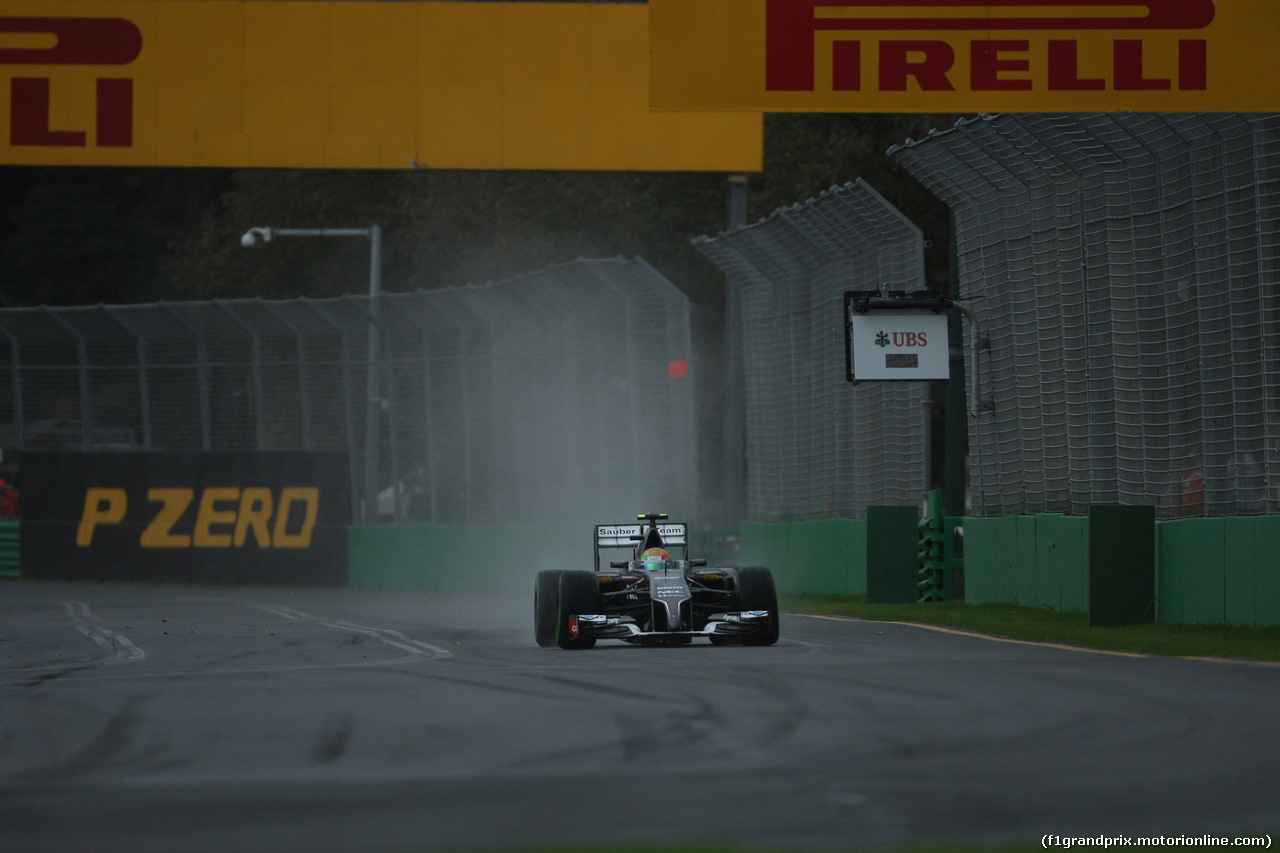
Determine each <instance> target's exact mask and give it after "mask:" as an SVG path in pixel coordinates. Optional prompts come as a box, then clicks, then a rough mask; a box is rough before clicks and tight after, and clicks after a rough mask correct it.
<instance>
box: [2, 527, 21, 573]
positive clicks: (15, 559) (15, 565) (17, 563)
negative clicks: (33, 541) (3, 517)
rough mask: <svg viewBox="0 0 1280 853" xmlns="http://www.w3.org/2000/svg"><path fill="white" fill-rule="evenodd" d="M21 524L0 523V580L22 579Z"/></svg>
mask: <svg viewBox="0 0 1280 853" xmlns="http://www.w3.org/2000/svg"><path fill="white" fill-rule="evenodd" d="M20 531H21V522H18V521H0V578H20V577H22V552H21V541H22V540H21V536H20Z"/></svg>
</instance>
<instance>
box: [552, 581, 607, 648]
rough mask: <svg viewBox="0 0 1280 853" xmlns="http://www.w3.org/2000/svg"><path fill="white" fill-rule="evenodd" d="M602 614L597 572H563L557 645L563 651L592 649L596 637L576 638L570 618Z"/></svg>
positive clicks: (557, 625) (557, 622) (558, 613)
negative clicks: (571, 630)
mask: <svg viewBox="0 0 1280 853" xmlns="http://www.w3.org/2000/svg"><path fill="white" fill-rule="evenodd" d="M599 612H600V582H599V581H598V580H596V575H595V572H562V573H561V575H560V595H559V607H558V610H557V613H556V645H558V646H560V648H562V649H590V648H594V647H595V644H596V638H595V637H581V636H579V637H575V636H573V634H572V633H570V626H569V617H570V616H581V615H583V614H594V613H599Z"/></svg>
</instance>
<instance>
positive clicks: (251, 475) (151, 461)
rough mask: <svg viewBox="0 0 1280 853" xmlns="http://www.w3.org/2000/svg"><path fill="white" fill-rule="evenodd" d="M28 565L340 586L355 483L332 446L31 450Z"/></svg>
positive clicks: (25, 464) (77, 572)
mask: <svg viewBox="0 0 1280 853" xmlns="http://www.w3.org/2000/svg"><path fill="white" fill-rule="evenodd" d="M18 464H19V475H20V477H21V481H20V482H21V486H22V516H23V517H22V538H21V543H22V545H21V547H22V572H23V575H24V576H26V577H33V578H57V579H64V580H90V579H92V580H132V581H153V582H154V581H166V582H183V583H242V584H265V585H273V584H291V585H343V584H345V583H346V579H347V529H348V526H349V525H350V523H351V488H350V483H349V477H348V473H347V472H348V466H347V459H346V457H345V456H344V455H341V454H325V453H319V454H317V453H294V452H279V453H222V452H217V453H137V452H128V453H23V454H20V457H19V463H18Z"/></svg>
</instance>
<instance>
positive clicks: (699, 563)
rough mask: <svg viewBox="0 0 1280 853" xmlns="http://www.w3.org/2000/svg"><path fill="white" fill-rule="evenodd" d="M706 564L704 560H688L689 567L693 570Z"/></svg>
mask: <svg viewBox="0 0 1280 853" xmlns="http://www.w3.org/2000/svg"><path fill="white" fill-rule="evenodd" d="M706 564H707V561H706V560H690V561H689V567H690V568H694V569H696V568H697V567H698V566H705V565H706Z"/></svg>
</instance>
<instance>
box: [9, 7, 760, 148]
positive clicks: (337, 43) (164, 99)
mask: <svg viewBox="0 0 1280 853" xmlns="http://www.w3.org/2000/svg"><path fill="white" fill-rule="evenodd" d="M648 51H649V12H648V6H646V5H644V4H635V3H528V2H523V3H522V2H395V3H392V2H324V0H290V2H281V0H0V164H11V165H93V166H111V165H119V166H213V167H232V168H241V167H259V166H261V167H286V168H387V169H409V168H414V167H417V168H423V169H602V170H604V169H607V170H669V171H725V172H753V171H759V170H760V168H761V161H762V150H763V139H762V120H761V117H760V115H759V114H755V115H751V114H745V115H725V114H715V113H696V112H695V113H692V114H689V115H673V114H655V113H651V112H650V109H649V77H648V64H649V54H648Z"/></svg>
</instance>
